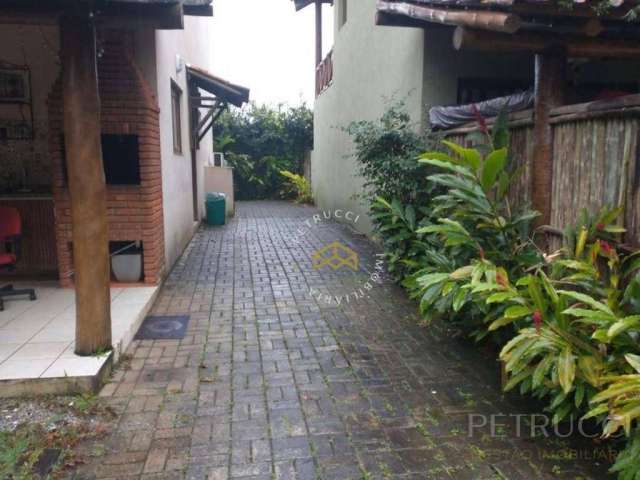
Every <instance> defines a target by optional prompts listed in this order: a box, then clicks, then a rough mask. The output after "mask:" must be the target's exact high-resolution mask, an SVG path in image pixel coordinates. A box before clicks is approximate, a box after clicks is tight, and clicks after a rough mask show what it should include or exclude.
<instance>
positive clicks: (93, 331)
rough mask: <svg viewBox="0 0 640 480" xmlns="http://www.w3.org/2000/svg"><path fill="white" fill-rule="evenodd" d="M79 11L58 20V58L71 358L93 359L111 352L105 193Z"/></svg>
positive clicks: (89, 50)
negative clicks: (72, 309) (72, 305)
mask: <svg viewBox="0 0 640 480" xmlns="http://www.w3.org/2000/svg"><path fill="white" fill-rule="evenodd" d="M78 10H79V11H78ZM78 10H74V11H73V12H69V15H65V16H63V17H62V19H61V22H60V40H61V42H60V44H61V48H60V57H61V60H62V89H63V102H64V103H63V105H64V133H65V135H64V141H65V152H66V165H67V174H68V180H69V193H70V197H71V217H72V228H73V231H72V240H73V266H74V270H75V278H74V283H75V290H76V341H75V352H76V353H77V354H78V355H93V354H95V353H96V352H98V351H101V350H107V349H110V348H111V299H110V292H109V280H110V268H109V235H108V221H107V187H106V183H105V176H104V166H103V162H102V147H101V141H100V139H101V126H100V98H99V94H98V71H97V64H96V38H95V29H94V26H93V25H92V23H91V20H90V18H89V12H88V11H86V10H84V11H83V10H82V9H78Z"/></svg>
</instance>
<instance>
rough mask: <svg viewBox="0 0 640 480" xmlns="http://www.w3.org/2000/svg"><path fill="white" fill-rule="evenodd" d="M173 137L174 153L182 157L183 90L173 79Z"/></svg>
mask: <svg viewBox="0 0 640 480" xmlns="http://www.w3.org/2000/svg"><path fill="white" fill-rule="evenodd" d="M171 135H172V137H173V153H175V154H177V155H182V154H183V148H182V143H183V141H182V88H180V85H178V84H177V83H176V82H175V80H173V79H171Z"/></svg>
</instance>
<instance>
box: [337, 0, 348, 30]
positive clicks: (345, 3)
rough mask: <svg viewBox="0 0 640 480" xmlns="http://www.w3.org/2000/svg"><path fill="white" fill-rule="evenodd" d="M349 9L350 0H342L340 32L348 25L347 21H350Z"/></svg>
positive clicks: (339, 18) (339, 21)
mask: <svg viewBox="0 0 640 480" xmlns="http://www.w3.org/2000/svg"><path fill="white" fill-rule="evenodd" d="M348 9H349V7H348V0H340V6H339V8H338V30H340V29H341V28H342V27H344V26H345V25H346V24H347V20H348V19H349V10H348Z"/></svg>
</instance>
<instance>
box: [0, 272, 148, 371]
mask: <svg viewBox="0 0 640 480" xmlns="http://www.w3.org/2000/svg"><path fill="white" fill-rule="evenodd" d="M15 286H16V288H20V286H21V284H19V283H16V284H15ZM24 286H26V284H25V285H24ZM30 286H31V287H35V289H36V295H37V296H38V299H37V300H36V301H33V302H31V301H29V299H28V298H22V297H16V298H9V299H6V300H5V310H4V311H3V312H0V381H2V380H17V379H33V378H59V377H85V376H92V375H95V374H97V373H98V372H99V371H100V368H101V367H102V365H103V364H104V362H105V361H106V360H107V357H106V356H102V357H79V356H77V355H75V354H74V353H73V341H74V336H75V292H74V291H73V290H72V289H68V288H60V287H58V286H57V284H56V283H43V282H39V283H33V284H30ZM157 291H158V287H137V286H136V287H126V288H120V287H118V288H112V289H111V328H112V337H113V345H114V348H115V353H116V356H118V355H119V354H120V352H122V351H124V349H126V347H127V346H128V345H129V343H130V342H131V339H132V338H133V335H135V333H136V330H137V329H138V327H139V325H140V323H141V322H142V319H143V318H144V316H145V315H146V314H147V311H148V310H149V308H150V307H151V304H152V303H153V300H154V299H155V296H156V293H157Z"/></svg>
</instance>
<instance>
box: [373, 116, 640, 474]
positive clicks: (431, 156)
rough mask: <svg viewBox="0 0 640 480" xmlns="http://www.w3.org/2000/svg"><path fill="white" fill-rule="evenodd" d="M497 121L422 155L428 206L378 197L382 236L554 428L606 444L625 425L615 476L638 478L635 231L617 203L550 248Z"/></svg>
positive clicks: (414, 288)
mask: <svg viewBox="0 0 640 480" xmlns="http://www.w3.org/2000/svg"><path fill="white" fill-rule="evenodd" d="M496 123H497V124H498V127H497V128H496V131H494V132H492V133H491V132H489V131H488V130H487V129H486V128H484V129H483V138H484V140H485V144H484V145H482V146H481V147H480V148H477V149H474V148H464V147H461V146H459V145H456V144H453V143H449V142H443V143H444V145H445V146H446V147H447V150H448V151H449V152H448V153H443V152H440V151H438V152H430V153H426V154H423V155H421V159H420V160H419V162H416V163H420V164H421V165H423V166H424V167H425V168H426V167H428V168H429V169H430V170H428V172H429V173H428V174H427V180H428V182H429V184H430V185H428V186H426V187H425V189H424V191H425V192H430V193H431V194H432V196H431V197H430V198H429V196H428V195H427V197H426V200H425V201H424V203H422V204H420V205H416V204H413V203H410V202H409V203H403V202H402V201H401V200H400V199H399V198H400V197H397V198H394V197H388V198H384V197H378V198H375V199H373V200H372V201H371V208H372V210H373V212H374V219H375V221H376V225H377V231H378V233H379V234H380V235H381V236H382V238H383V244H384V245H385V248H386V250H387V256H388V258H389V259H390V263H391V265H392V268H394V269H395V270H394V273H395V274H396V277H397V278H399V279H400V280H401V281H402V284H403V285H404V286H405V287H406V288H407V289H408V291H409V294H410V295H411V296H412V297H413V298H416V299H417V300H418V301H419V304H420V311H421V313H422V315H423V316H424V318H425V319H426V320H427V321H434V320H437V319H439V320H441V321H446V322H450V323H452V324H454V325H455V326H456V327H457V328H459V329H460V330H461V331H462V332H464V333H465V334H467V335H469V336H471V337H473V338H475V339H476V340H481V339H490V340H491V341H493V342H495V343H497V344H498V345H500V347H501V352H500V358H501V359H502V361H503V362H504V365H505V369H506V372H507V374H508V381H507V383H506V385H505V389H506V390H511V389H515V388H518V389H519V391H520V392H521V393H522V394H526V395H532V396H533V397H535V398H538V399H540V400H542V401H544V402H546V405H547V406H546V410H547V411H548V412H549V413H550V415H551V417H552V421H553V422H554V423H558V422H561V421H563V420H564V419H567V418H569V417H574V418H575V417H584V418H594V419H596V420H597V421H598V422H600V424H601V425H602V427H603V435H604V436H605V437H607V436H610V435H612V434H613V433H615V432H617V431H618V430H621V429H622V430H623V431H624V432H625V433H626V435H627V436H628V437H629V440H628V442H627V447H626V448H625V450H624V451H623V452H622V453H621V454H620V455H619V457H618V459H617V461H616V464H615V465H614V466H613V468H612V472H615V473H618V475H619V478H620V479H622V480H633V479H638V478H640V425H639V423H640V346H639V345H638V340H640V252H637V253H635V254H628V253H627V254H625V253H624V252H622V251H619V250H618V249H617V248H616V245H617V244H618V243H619V241H620V239H621V234H622V233H623V232H624V229H622V228H620V227H619V226H617V222H618V216H619V215H620V212H621V210H620V209H610V208H604V209H602V210H601V211H600V212H598V213H597V214H595V215H588V214H587V212H583V213H582V214H581V216H580V220H579V221H578V223H577V225H574V226H571V227H569V228H567V229H566V230H565V233H564V242H563V248H562V249H561V250H559V251H558V252H554V253H553V254H551V255H547V254H544V253H543V252H541V251H540V250H538V248H537V247H536V245H535V244H534V243H533V241H532V240H531V233H530V230H531V223H532V221H533V220H534V219H535V218H536V215H537V213H536V212H534V211H531V210H529V209H528V208H527V207H526V206H517V205H515V206H514V205H511V204H510V202H509V195H508V193H509V188H510V186H511V185H512V184H513V183H514V179H515V178H516V176H517V175H518V172H514V171H513V170H512V169H511V168H510V162H509V155H508V151H507V149H506V145H508V136H506V135H505V132H504V128H503V127H502V126H501V125H504V124H503V122H502V121H498V122H496ZM412 182H413V179H411V181H410V182H409V183H412ZM399 183H401V182H396V181H394V183H393V185H398V184H399ZM373 184H375V185H383V184H384V182H383V180H382V179H381V180H380V181H379V182H373ZM384 185H386V184H384ZM389 192H392V193H394V194H400V195H402V192H401V191H400V190H398V189H397V188H393V187H392V188H389ZM405 198H406V197H405ZM397 266H401V268H398V267H397Z"/></svg>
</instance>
